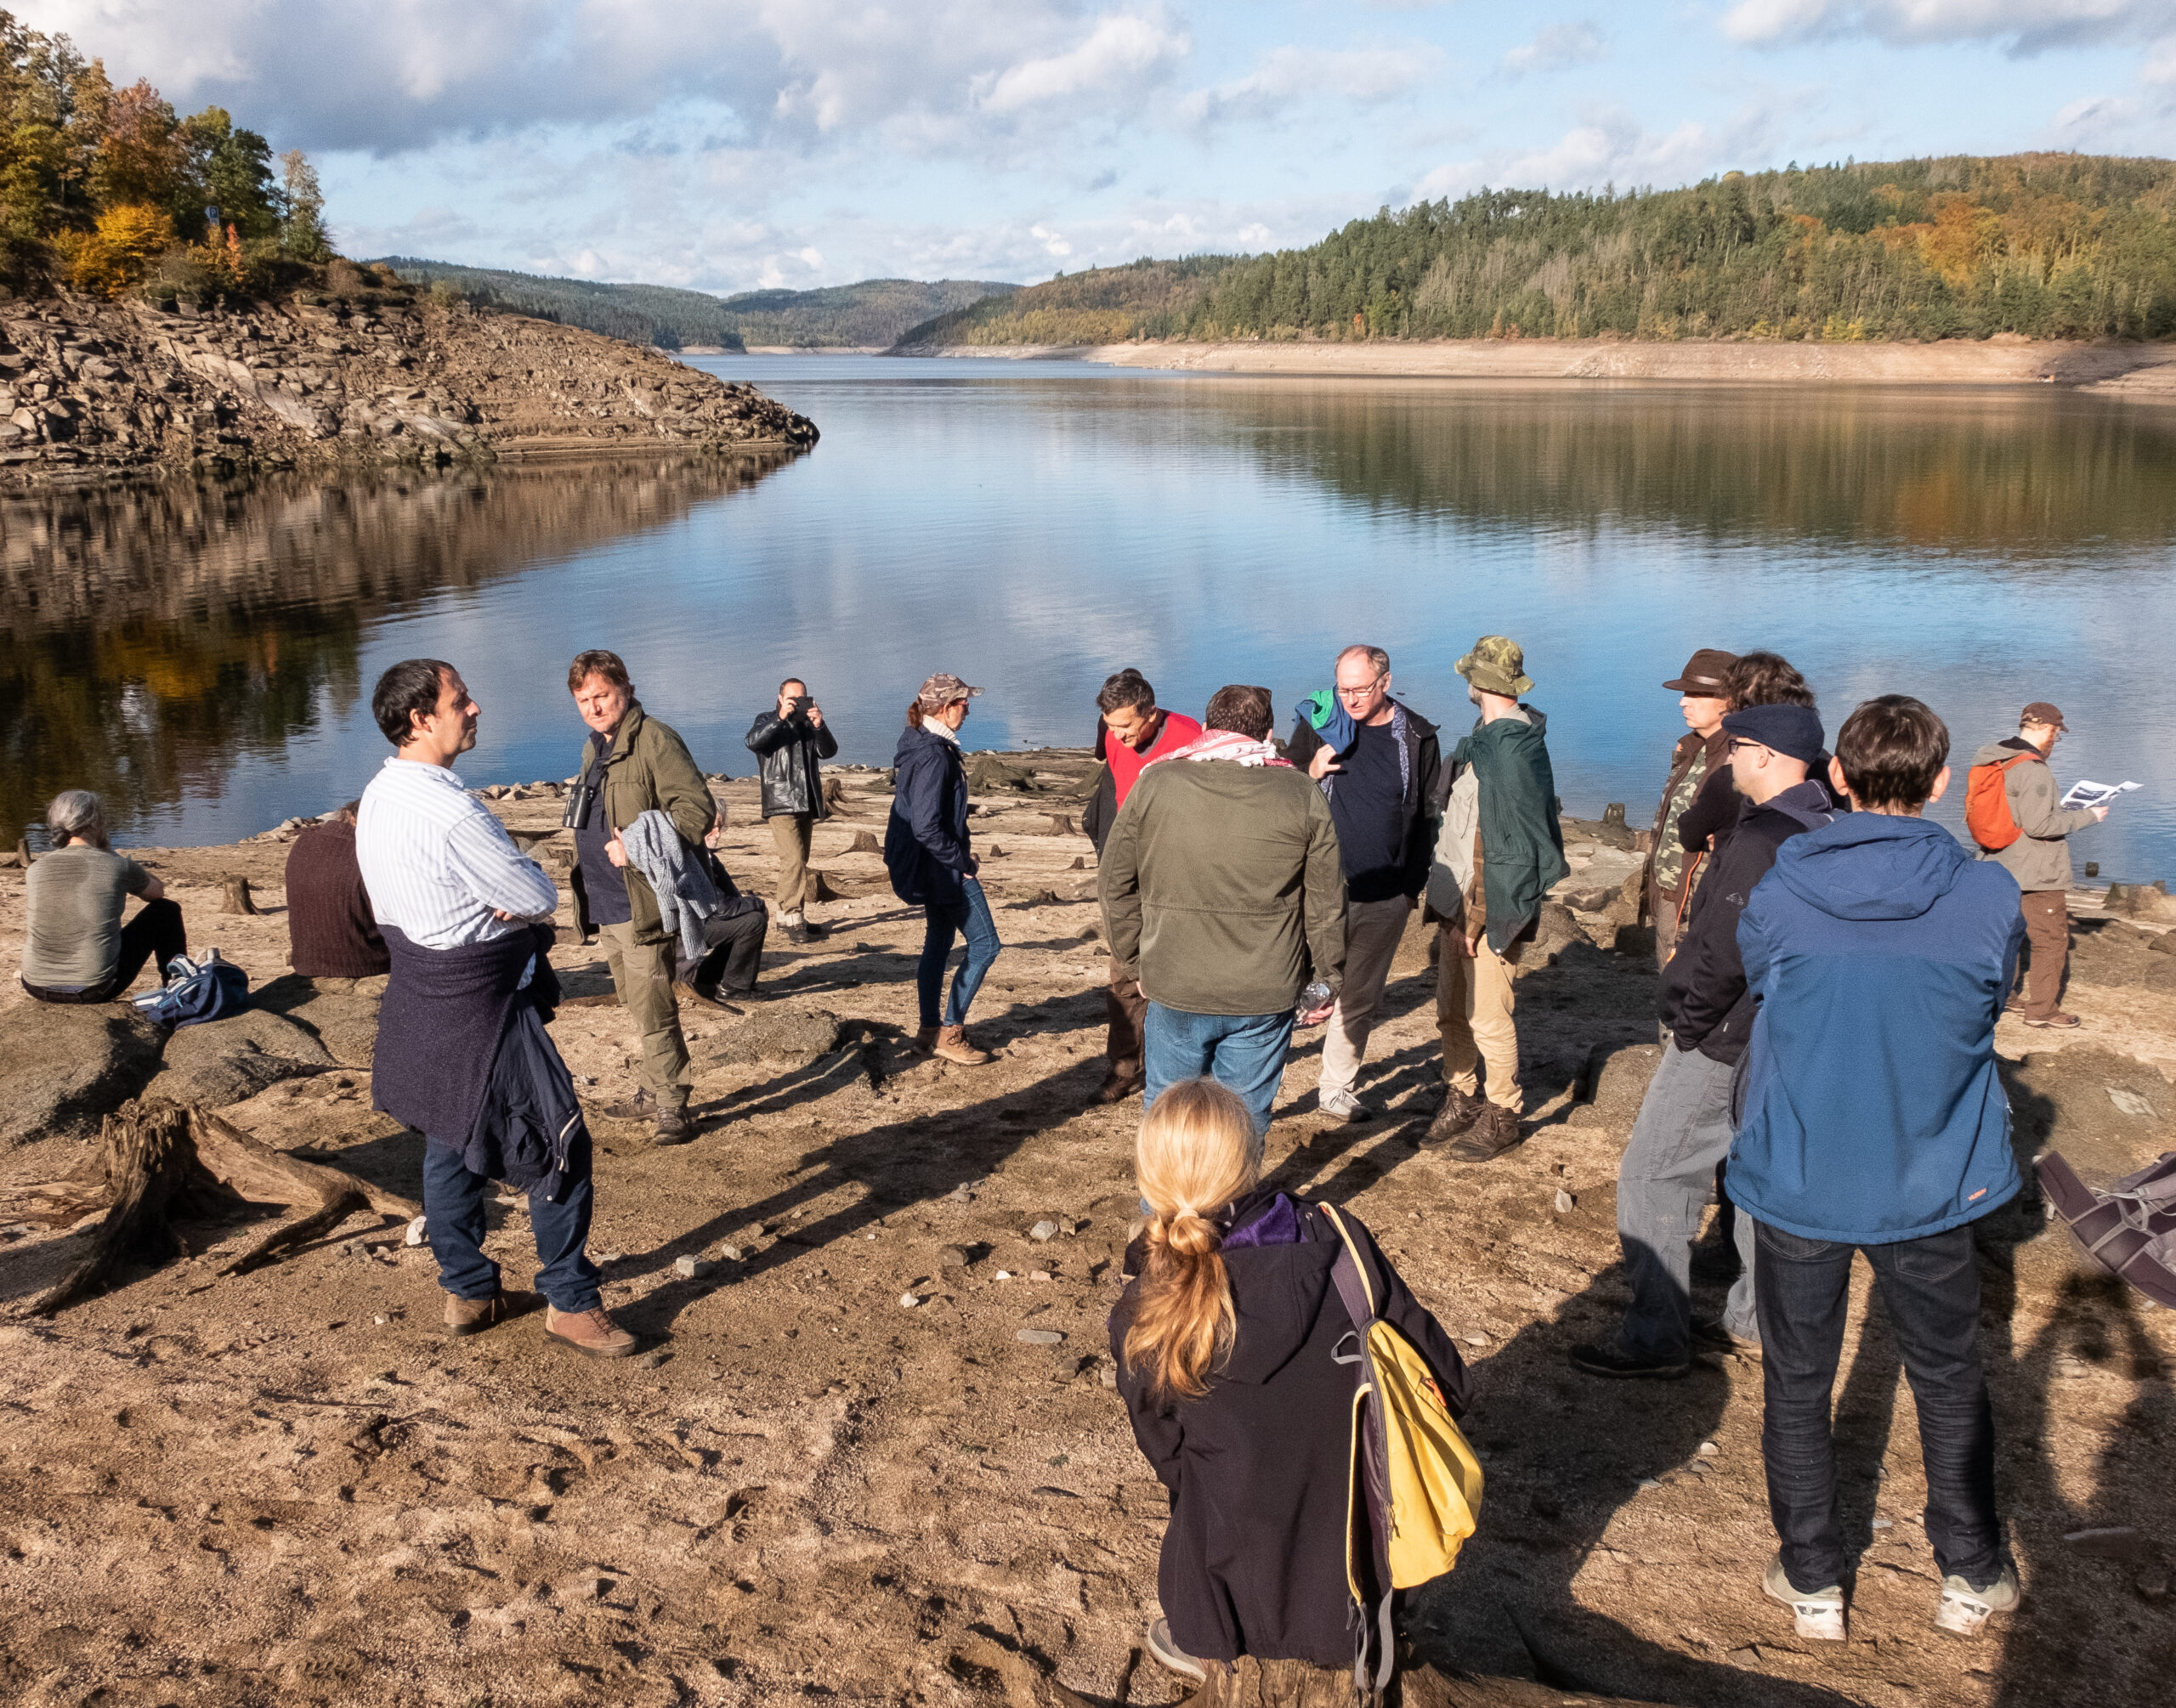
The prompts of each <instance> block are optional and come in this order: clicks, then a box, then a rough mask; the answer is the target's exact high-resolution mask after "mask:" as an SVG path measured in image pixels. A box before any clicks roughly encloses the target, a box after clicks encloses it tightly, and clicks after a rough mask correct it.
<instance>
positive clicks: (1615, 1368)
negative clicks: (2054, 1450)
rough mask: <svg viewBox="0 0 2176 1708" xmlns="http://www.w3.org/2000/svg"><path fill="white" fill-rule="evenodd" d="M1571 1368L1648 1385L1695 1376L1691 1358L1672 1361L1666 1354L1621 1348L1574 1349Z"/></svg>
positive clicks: (1594, 1347) (1679, 1358)
mask: <svg viewBox="0 0 2176 1708" xmlns="http://www.w3.org/2000/svg"><path fill="white" fill-rule="evenodd" d="M1571 1356H1572V1368H1573V1369H1574V1370H1579V1371H1585V1372H1586V1373H1587V1374H1588V1375H1589V1376H1607V1377H1615V1378H1617V1379H1618V1380H1624V1381H1631V1380H1645V1381H1648V1382H1676V1381H1679V1380H1680V1379H1681V1378H1682V1377H1686V1376H1689V1375H1691V1373H1692V1360H1691V1359H1690V1358H1685V1357H1678V1358H1672V1357H1669V1355H1666V1354H1663V1353H1652V1352H1650V1353H1640V1352H1627V1351H1625V1350H1624V1349H1623V1347H1621V1346H1595V1345H1591V1344H1589V1345H1586V1346H1575V1347H1573V1348H1572V1354H1571Z"/></svg>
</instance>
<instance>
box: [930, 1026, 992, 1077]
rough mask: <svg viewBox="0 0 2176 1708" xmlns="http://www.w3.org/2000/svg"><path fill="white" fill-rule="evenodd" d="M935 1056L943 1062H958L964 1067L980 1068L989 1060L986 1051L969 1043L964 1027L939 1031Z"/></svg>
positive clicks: (940, 1029)
mask: <svg viewBox="0 0 2176 1708" xmlns="http://www.w3.org/2000/svg"><path fill="white" fill-rule="evenodd" d="M935 1054H936V1055H938V1057H939V1058H940V1059H941V1060H945V1061H956V1062H958V1063H959V1064H960V1065H961V1066H962V1067H980V1066H983V1064H984V1063H986V1062H987V1061H989V1059H990V1055H989V1051H988V1050H986V1049H976V1048H975V1046H974V1045H973V1044H972V1043H969V1042H968V1041H967V1028H966V1026H939V1027H938V1029H937V1043H936V1046H935Z"/></svg>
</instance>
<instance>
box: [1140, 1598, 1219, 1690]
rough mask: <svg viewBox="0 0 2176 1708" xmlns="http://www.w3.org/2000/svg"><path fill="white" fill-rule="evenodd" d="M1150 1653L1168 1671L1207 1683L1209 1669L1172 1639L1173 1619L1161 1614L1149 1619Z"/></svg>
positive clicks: (1198, 1682) (1148, 1644) (1148, 1645)
mask: <svg viewBox="0 0 2176 1708" xmlns="http://www.w3.org/2000/svg"><path fill="white" fill-rule="evenodd" d="M1147 1648H1148V1653H1149V1654H1150V1655H1151V1657H1153V1659H1154V1660H1155V1662H1156V1664H1157V1665H1158V1666H1160V1667H1162V1668H1163V1669H1164V1671H1166V1672H1176V1673H1177V1674H1178V1675H1179V1677H1181V1678H1190V1679H1192V1680H1193V1682H1194V1683H1197V1684H1203V1683H1207V1682H1208V1679H1209V1669H1208V1668H1207V1667H1206V1666H1203V1665H1202V1664H1201V1663H1200V1662H1199V1661H1198V1660H1195V1659H1194V1658H1193V1656H1192V1655H1191V1654H1187V1652H1186V1650H1185V1649H1181V1648H1180V1647H1179V1645H1178V1644H1177V1643H1174V1642H1172V1641H1171V1621H1170V1620H1168V1619H1165V1618H1164V1616H1163V1615H1161V1614H1159V1615H1157V1616H1156V1617H1155V1618H1154V1619H1152V1620H1149V1621H1148V1643H1147Z"/></svg>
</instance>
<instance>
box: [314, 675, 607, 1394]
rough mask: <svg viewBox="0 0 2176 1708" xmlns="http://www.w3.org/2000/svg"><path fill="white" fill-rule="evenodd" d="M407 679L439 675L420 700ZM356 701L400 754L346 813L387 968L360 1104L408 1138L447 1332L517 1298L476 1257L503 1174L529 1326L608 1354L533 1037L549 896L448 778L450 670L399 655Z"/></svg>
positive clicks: (579, 1149) (542, 1011)
mask: <svg viewBox="0 0 2176 1708" xmlns="http://www.w3.org/2000/svg"><path fill="white" fill-rule="evenodd" d="M419 679H423V680H433V681H435V682H436V683H437V685H438V686H437V690H436V692H435V693H434V694H433V696H432V697H431V698H430V699H429V700H428V701H427V702H426V703H425V704H423V705H422V707H421V708H420V709H419V708H418V707H417V705H416V700H417V699H418V698H421V695H420V693H419V692H418V687H417V684H418V681H419ZM371 707H372V710H374V711H375V712H376V714H377V719H378V724H379V727H381V728H383V729H387V730H388V732H390V733H391V734H392V736H393V737H394V746H395V747H396V748H397V749H399V750H398V751H397V752H396V753H395V754H394V756H393V757H392V758H390V759H388V760H387V761H386V762H385V764H384V766H383V767H382V769H381V770H380V771H379V772H378V773H377V776H376V777H374V778H371V784H370V787H369V788H367V789H365V790H364V791H363V798H362V802H361V805H360V807H359V809H358V810H357V813H356V819H355V857H356V861H357V863H358V865H359V866H360V868H361V871H362V874H363V883H364V885H365V887H366V888H367V890H368V891H369V893H370V902H371V913H372V915H373V917H375V918H376V919H377V923H378V930H380V932H381V933H382V935H383V936H384V939H385V946H386V949H387V951H388V953H389V954H390V955H391V957H392V962H393V976H392V979H391V981H389V982H388V985H387V987H386V992H385V998H384V1000H383V1001H382V1003H381V1004H379V1006H378V1023H377V1046H376V1048H375V1049H374V1050H373V1052H372V1055H371V1106H373V1107H374V1108H377V1109H382V1110H383V1111H386V1112H387V1113H388V1114H389V1115H391V1116H393V1117H394V1118H395V1119H396V1120H398V1121H400V1122H402V1123H405V1124H406V1125H407V1126H409V1127H411V1128H414V1129H416V1131H418V1132H420V1133H422V1134H423V1135H424V1145H423V1214H424V1216H425V1219H426V1223H425V1225H426V1226H427V1227H428V1230H429V1233H430V1240H431V1250H432V1252H433V1254H434V1255H435V1256H436V1257H437V1258H438V1260H439V1285H440V1287H443V1288H444V1289H445V1330H446V1332H447V1333H448V1334H450V1335H452V1336H455V1337H462V1336H466V1335H471V1334H480V1333H482V1332H484V1330H485V1329H488V1328H490V1327H491V1326H493V1325H495V1324H496V1323H500V1322H503V1321H506V1320H507V1318H508V1317H509V1316H512V1315H516V1314H517V1313H518V1312H519V1311H520V1310H521V1309H525V1308H527V1307H528V1305H529V1304H530V1303H531V1301H530V1299H529V1298H528V1296H527V1295H509V1294H507V1293H506V1292H503V1291H502V1290H501V1287H500V1286H499V1266H498V1265H497V1264H495V1263H493V1262H492V1261H491V1260H490V1258H487V1257H485V1256H484V1250H483V1243H484V1182H485V1181H486V1180H490V1179H497V1180H503V1181H504V1182H505V1183H506V1184H507V1185H508V1186H509V1187H511V1188H512V1189H513V1190H514V1191H520V1192H526V1193H527V1194H528V1195H529V1222H530V1230H531V1231H532V1232H533V1233H534V1234H535V1236H536V1260H537V1265H538V1267H537V1274H536V1284H537V1286H538V1287H539V1288H540V1289H541V1291H542V1292H543V1294H544V1297H545V1298H547V1300H548V1301H549V1302H550V1309H548V1310H547V1312H546V1315H545V1321H544V1332H545V1334H546V1336H547V1338H550V1339H552V1340H553V1341H556V1342H558V1343H559V1344H561V1345H563V1346H565V1347H568V1348H570V1349H572V1350H574V1351H575V1352H579V1353H581V1354H583V1355H585V1356H587V1357H591V1358H624V1357H626V1355H629V1354H630V1353H632V1352H633V1351H635V1350H636V1342H635V1338H634V1336H632V1334H629V1333H628V1332H626V1330H625V1329H623V1328H621V1327H620V1326H618V1325H616V1324H615V1323H614V1321H612V1319H611V1318H610V1317H609V1315H606V1314H605V1310H604V1304H603V1302H602V1300H601V1299H600V1298H599V1297H598V1270H597V1266H596V1264H592V1262H590V1260H589V1257H588V1254H587V1251H586V1250H585V1247H587V1243H588V1240H589V1221H590V1212H591V1208H592V1196H593V1193H592V1181H591V1177H590V1141H589V1129H588V1128H587V1126H586V1125H584V1123H583V1121H582V1115H581V1102H580V1101H579V1100H577V1099H576V1097H575V1089H574V1080H573V1077H572V1076H570V1074H569V1073H568V1072H567V1067H566V1064H565V1063H564V1062H563V1061H562V1060H560V1059H559V1053H558V1050H556V1049H553V1045H552V1039H551V1036H550V1034H549V1033H547V1032H546V1031H545V1029H544V1026H545V1023H546V1021H548V1020H549V1019H550V1017H551V1013H552V1009H553V1004H556V1003H557V1002H558V996H559V984H558V979H557V978H555V977H554V976H553V972H552V963H551V960H550V959H549V953H550V948H551V945H552V942H553V926H552V924H551V921H552V918H553V913H555V912H556V910H557V908H558V899H559V897H558V891H557V890H556V889H554V888H553V884H552V880H551V879H549V878H547V877H546V876H545V875H544V871H543V868H541V867H540V866H539V865H537V863H536V862H535V861H534V860H530V859H528V858H526V857H524V856H523V855H521V854H519V853H518V852H517V851H515V849H514V846H513V839H512V838H510V837H509V836H508V835H507V832H506V827H505V826H504V825H502V824H501V823H499V821H498V820H497V819H496V817H493V816H492V815H491V813H490V812H489V811H488V810H487V809H486V808H485V807H484V804H483V803H482V802H481V801H479V800H477V799H476V798H475V797H474V796H473V795H470V794H469V793H468V791H467V789H463V788H462V786H461V779H460V778H457V777H456V776H455V775H454V774H453V769H452V766H453V761H455V760H456V759H457V758H458V757H459V756H460V755H462V754H464V753H466V752H467V751H468V750H469V749H471V748H473V747H474V746H475V745H476V725H477V721H478V719H479V717H480V716H481V715H482V712H481V710H480V708H479V707H478V705H477V704H476V702H475V701H474V700H473V699H472V698H470V697H469V693H468V687H467V683H465V682H462V680H461V676H460V673H459V672H458V671H456V670H454V669H453V667H452V666H451V665H444V664H439V663H438V662H437V661H436V660H433V659H411V660H409V661H408V662H407V663H405V664H399V665H394V667H393V668H392V669H391V670H388V671H387V672H386V673H385V675H384V676H382V677H381V678H380V679H379V681H378V685H377V692H376V693H374V694H372V695H371ZM402 708H405V716H406V719H407V721H406V724H405V726H403V725H402V724H401V723H399V721H397V719H396V718H395V716H394V713H395V712H396V711H399V710H401V709H402Z"/></svg>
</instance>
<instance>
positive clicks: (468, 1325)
mask: <svg viewBox="0 0 2176 1708" xmlns="http://www.w3.org/2000/svg"><path fill="white" fill-rule="evenodd" d="M536 1305H537V1298H536V1294H535V1293H533V1292H513V1293H510V1292H495V1293H493V1294H492V1295H491V1296H490V1298H456V1296H455V1295H453V1294H452V1293H448V1294H447V1295H446V1296H445V1332H446V1335H447V1338H449V1339H452V1340H465V1339H467V1337H468V1336H470V1335H472V1334H481V1333H482V1332H484V1330H485V1329H487V1328H496V1327H497V1326H499V1325H500V1324H501V1323H502V1322H505V1321H509V1320H510V1319H512V1318H513V1317H517V1316H520V1315H524V1314H525V1313H527V1312H529V1311H532V1310H534V1309H536Z"/></svg>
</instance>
